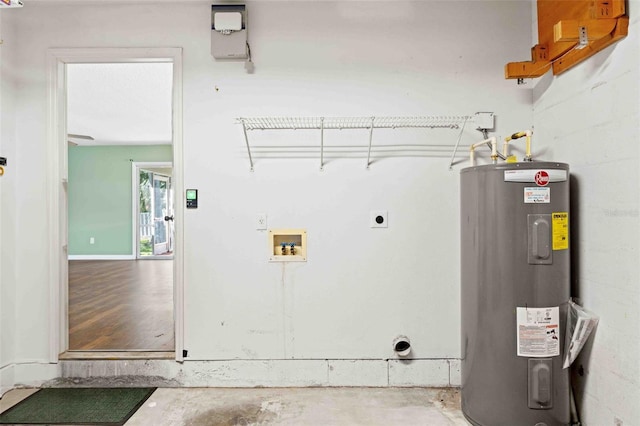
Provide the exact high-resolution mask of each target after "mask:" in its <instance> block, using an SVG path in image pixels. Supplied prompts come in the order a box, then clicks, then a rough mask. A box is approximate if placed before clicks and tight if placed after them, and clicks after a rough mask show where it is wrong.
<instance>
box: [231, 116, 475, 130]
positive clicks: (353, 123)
mask: <svg viewBox="0 0 640 426" xmlns="http://www.w3.org/2000/svg"><path fill="white" fill-rule="evenodd" d="M471 119H472V117H470V116H417V117H250V118H246V117H241V118H238V122H239V123H241V124H243V125H244V126H245V128H246V129H247V130H298V129H300V130H304V129H307V130H320V129H323V128H324V129H331V130H341V129H370V128H372V127H373V128H374V129H401V128H431V129H435V128H449V129H459V128H460V126H461V125H462V124H463V123H464V122H467V121H469V120H471Z"/></svg>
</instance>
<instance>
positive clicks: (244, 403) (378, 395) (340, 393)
mask: <svg viewBox="0 0 640 426" xmlns="http://www.w3.org/2000/svg"><path fill="white" fill-rule="evenodd" d="M31 393H33V390H30V389H15V390H12V391H10V392H8V393H7V394H5V395H4V396H3V398H2V399H1V400H0V410H1V411H4V410H5V409H7V408H8V407H9V406H11V405H13V404H15V403H17V401H20V400H21V399H23V398H26V397H27V396H28V395H30V394H31ZM126 425H127V426H148V425H154V426H169V425H171V426H178V425H180V426H182V425H184V426H205V425H206V426H236V425H238V426H249V425H298V426H300V425H309V426H313V425H318V426H320V425H322V426H331V425H347V426H357V425H367V426H375V425H381V426H382V425H384V426H388V425H407V426H409V425H410V426H415V425H429V426H458V425H459V426H467V425H469V423H468V422H467V421H466V420H465V419H464V417H463V415H462V412H461V411H460V392H459V390H457V389H450V388H447V389H433V388H257V389H255V388H252V389H239V388H232V389H228V388H159V389H157V390H156V391H155V392H154V393H153V395H151V397H150V398H149V399H148V400H147V401H146V402H145V403H144V405H143V406H142V407H140V409H139V410H138V411H137V412H136V413H135V414H134V415H133V417H131V418H130V419H129V421H128V422H127V423H126Z"/></svg>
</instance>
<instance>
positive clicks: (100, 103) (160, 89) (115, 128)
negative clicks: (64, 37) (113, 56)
mask: <svg viewBox="0 0 640 426" xmlns="http://www.w3.org/2000/svg"><path fill="white" fill-rule="evenodd" d="M172 72H173V64H172V63H117V64H69V65H68V66H67V131H68V133H69V134H72V135H82V136H90V137H91V138H93V140H88V138H70V140H71V141H72V142H74V143H77V144H79V145H123V144H127V145H146V144H170V143H171V133H172V132H171V109H172V106H171V99H172V78H173V77H172Z"/></svg>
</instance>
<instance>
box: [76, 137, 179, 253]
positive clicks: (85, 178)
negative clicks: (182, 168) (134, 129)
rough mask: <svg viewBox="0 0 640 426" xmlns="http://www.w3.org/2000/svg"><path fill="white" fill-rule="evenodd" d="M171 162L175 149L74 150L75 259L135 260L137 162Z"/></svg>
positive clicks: (162, 147)
mask: <svg viewBox="0 0 640 426" xmlns="http://www.w3.org/2000/svg"><path fill="white" fill-rule="evenodd" d="M171 158H172V153H171V146H169V145H149V146H95V147H86V146H76V147H73V148H70V149H69V184H68V193H69V240H68V241H69V254H70V255H132V256H133V255H135V253H134V252H135V248H134V247H133V235H131V233H132V232H133V231H132V229H133V228H132V221H133V216H132V215H133V213H132V212H133V210H132V209H133V207H132V205H131V203H132V195H131V190H132V186H131V185H132V183H131V162H132V161H169V162H170V161H171ZM91 237H93V238H94V242H95V243H94V244H90V243H89V238H91Z"/></svg>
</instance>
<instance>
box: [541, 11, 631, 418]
mask: <svg viewBox="0 0 640 426" xmlns="http://www.w3.org/2000/svg"><path fill="white" fill-rule="evenodd" d="M628 13H629V14H630V17H631V25H630V28H629V36H628V37H627V38H626V39H624V40H622V41H620V42H619V43H617V44H615V45H613V46H610V47H609V48H607V49H605V50H604V51H602V52H600V53H598V54H597V55H595V56H594V57H592V58H590V59H588V60H587V61H586V62H584V63H582V64H580V65H578V66H577V67H575V68H573V69H571V70H570V71H568V72H567V73H565V74H562V75H561V76H558V77H555V78H553V77H551V76H550V75H549V76H546V77H545V78H543V79H542V81H540V82H539V83H538V85H537V87H536V89H535V91H534V123H535V143H536V144H537V145H538V146H540V148H541V149H544V150H545V151H546V155H547V156H548V157H550V158H553V159H555V160H558V161H565V162H568V163H569V164H570V165H571V173H572V176H573V186H572V191H573V194H572V198H573V202H572V209H573V210H572V219H573V227H572V232H573V238H572V243H573V254H574V271H573V280H572V281H573V289H572V291H573V294H574V295H576V296H577V297H579V299H580V301H581V302H582V303H583V305H584V306H585V307H587V308H588V309H591V310H592V311H594V312H595V313H596V314H598V315H599V316H600V324H599V326H598V329H597V332H596V334H595V336H594V339H593V341H592V342H591V345H592V346H590V347H588V348H587V349H586V350H585V351H584V352H583V354H582V355H581V357H580V358H579V359H578V360H577V361H576V363H575V364H574V365H575V368H574V374H573V379H574V388H575V390H576V392H577V400H578V401H577V402H578V406H579V409H580V412H581V414H582V421H583V424H586V425H611V424H617V423H615V421H614V419H615V418H618V419H619V420H621V421H623V422H624V424H625V425H627V424H629V425H634V424H640V407H639V406H638V403H637V401H638V400H640V351H639V343H638V342H640V329H639V328H638V323H639V322H640V316H639V315H640V290H639V287H638V281H639V278H640V270H639V268H638V261H639V260H640V259H639V257H638V247H639V241H640V221H639V218H640V192H639V191H638V188H639V184H640V174H639V173H640V172H639V170H640V167H639V166H640V165H639V161H640V148H639V145H638V137H637V134H638V130H640V128H639V127H640V126H639V123H640V117H639V108H638V105H639V104H640V90H639V85H638V80H639V78H640V61H639V59H638V58H639V57H638V49H639V48H640V44H639V41H638V40H639V39H638V31H640V25H639V21H640V2H638V1H637V0H632V1H630V2H629V5H628ZM581 371H582V374H581V373H580V372H581ZM620 424H622V423H620Z"/></svg>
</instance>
